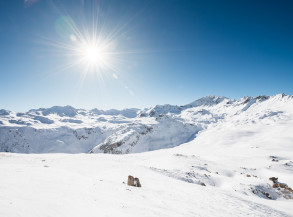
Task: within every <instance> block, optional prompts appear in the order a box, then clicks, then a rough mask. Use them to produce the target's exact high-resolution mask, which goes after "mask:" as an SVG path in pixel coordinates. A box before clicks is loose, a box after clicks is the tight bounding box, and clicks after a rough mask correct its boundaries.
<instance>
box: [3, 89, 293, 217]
mask: <svg viewBox="0 0 293 217" xmlns="http://www.w3.org/2000/svg"><path fill="white" fill-rule="evenodd" d="M64 109H65V111H63V110H64ZM67 109H69V110H68V111H67ZM44 112H45V114H44ZM113 112H114V111H112V112H111V114H107V115H106V114H105V113H106V112H105V111H99V112H98V111H97V110H95V111H93V110H92V111H85V110H80V109H73V108H72V107H65V108H64V107H59V108H58V111H56V110H55V109H47V110H46V109H39V110H31V111H29V112H28V113H24V114H21V115H19V114H17V113H14V112H9V111H6V110H1V111H0V117H1V122H2V125H1V127H0V138H1V140H0V141H1V148H2V151H13V152H23V153H32V152H34V153H39V152H40V153H45V152H68V153H79V152H86V153H87V152H90V153H100V154H76V155H69V154H60V153H59V154H30V155H23V154H14V153H4V152H3V153H0V174H1V179H0V207H1V209H0V216H7V217H10V216H11V217H12V216H27V217H34V216H44V215H45V216H52V217H58V216H71V217H74V216H97V215H98V216H118V215H119V216H293V206H292V198H293V190H292V187H293V133H292V132H293V98H292V96H286V95H281V94H280V95H276V96H271V97H266V96H260V97H256V98H253V97H244V98H242V99H240V100H230V99H227V98H224V97H205V98H202V99H200V100H197V101H195V102H192V103H190V104H188V105H185V106H171V105H162V106H155V107H153V108H150V109H144V110H135V109H133V110H132V109H131V111H129V110H128V111H127V112H126V113H125V114H124V115H123V114H122V113H119V111H115V113H113ZM134 113H135V114H136V115H134ZM36 116H37V117H38V118H37V119H36V118H35V117H36ZM42 118H46V119H48V120H50V121H48V120H47V121H43V120H46V119H42ZM11 120H15V121H16V122H15V121H13V122H11ZM64 120H74V121H64ZM20 121H23V122H25V123H31V125H29V126H27V125H25V124H24V123H23V122H21V123H20ZM41 121H43V122H47V123H42V122H41ZM50 122H53V123H50ZM49 123H50V124H49ZM158 149H160V150H158ZM137 152H142V153H137ZM102 153H130V154H127V155H108V154H107V155H105V154H102ZM131 153H136V154H131ZM128 175H134V176H136V177H139V178H140V181H141V184H142V188H135V187H129V186H127V185H126V184H125V182H126V181H127V176H128ZM272 177H276V178H278V179H277V181H274V182H275V183H274V182H273V181H272V180H275V179H272Z"/></svg>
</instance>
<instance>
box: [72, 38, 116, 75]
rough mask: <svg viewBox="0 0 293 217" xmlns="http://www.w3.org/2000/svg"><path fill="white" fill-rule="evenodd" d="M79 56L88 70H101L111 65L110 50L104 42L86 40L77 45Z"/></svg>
mask: <svg viewBox="0 0 293 217" xmlns="http://www.w3.org/2000/svg"><path fill="white" fill-rule="evenodd" d="M77 47H78V48H77V49H76V50H77V55H78V56H79V59H80V60H81V61H82V62H83V64H84V65H86V66H87V67H88V68H92V69H96V70H101V69H104V70H105V69H106V68H107V67H109V66H110V65H111V63H112V62H111V58H110V56H111V55H110V50H109V48H108V46H107V44H106V43H105V41H104V40H101V41H96V40H94V39H92V40H85V41H84V42H83V43H80V44H79V45H77Z"/></svg>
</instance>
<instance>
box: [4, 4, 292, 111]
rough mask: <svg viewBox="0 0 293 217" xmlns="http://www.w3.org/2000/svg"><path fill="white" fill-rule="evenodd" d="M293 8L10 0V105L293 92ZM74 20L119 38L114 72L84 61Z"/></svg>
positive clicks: (110, 104)
mask: <svg viewBox="0 0 293 217" xmlns="http://www.w3.org/2000/svg"><path fill="white" fill-rule="evenodd" d="M292 9H293V2H292V1H269V0H265V1H261V0H258V1H250V0H248V1H224V0H223V1H209V0H207V1H197V0H190V1H187V0H185V1H179V0H178V1H175V0H166V1H164V0H123V1H120V0H107V1H106V0H101V1H94V0H63V1H61V0H60V1H57V0H55V1H53V0H38V1H37V0H26V1H21V0H13V1H0V59H1V64H0V107H1V108H5V109H10V110H15V111H26V110H28V109H30V108H39V107H51V106H54V105H72V106H74V107H77V108H86V109H90V108H100V109H109V108H118V109H120V108H130V107H138V108H143V107H150V106H153V105H156V104H165V103H169V104H178V105H182V104H186V103H189V102H191V101H193V100H195V99H197V98H200V97H203V96H206V95H221V96H227V97H230V98H236V99H237V98H240V97H242V96H247V95H250V96H257V95H263V94H264V95H273V94H278V93H285V94H292V91H293V85H292V82H293V71H292V69H293V22H292V20H293V13H292ZM64 20H67V21H68V20H69V21H70V22H64ZM68 23H74V28H75V29H78V30H79V32H80V34H81V35H85V34H86V33H87V32H90V34H92V33H93V32H92V28H91V27H92V26H93V24H97V25H96V33H97V37H99V36H100V35H101V36H103V37H101V38H102V39H103V38H106V39H109V40H110V39H111V40H110V42H111V52H112V54H111V55H113V56H111V58H109V60H107V61H108V62H107V64H109V65H110V66H111V67H110V68H109V67H105V68H102V69H99V70H97V72H95V69H93V70H91V71H90V72H87V73H85V69H86V64H85V63H81V64H76V63H77V62H78V59H76V57H75V56H74V54H73V52H74V51H72V50H68V48H67V47H68V46H70V47H71V48H74V46H75V43H77V42H73V41H72V40H71V38H70V37H71V34H72V32H74V31H71V29H70V28H71V27H72V26H71V27H70V26H68V25H69V24H68ZM111 36H113V37H111ZM74 37H75V36H74ZM77 40H79V39H77ZM109 40H108V41H109ZM60 45H65V46H60ZM71 53H72V54H71ZM68 65H72V66H71V67H65V66H68ZM73 65H74V66H73Z"/></svg>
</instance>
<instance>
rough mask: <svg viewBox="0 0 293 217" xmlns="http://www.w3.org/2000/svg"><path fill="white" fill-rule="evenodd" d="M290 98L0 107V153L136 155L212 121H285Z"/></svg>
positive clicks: (187, 137) (186, 137)
mask: <svg viewBox="0 0 293 217" xmlns="http://www.w3.org/2000/svg"><path fill="white" fill-rule="evenodd" d="M292 103H293V98H292V96H286V95H282V94H280V95H276V96H271V97H267V96H259V97H256V98H253V97H244V98H242V99H240V100H238V101H236V100H230V99H228V98H225V97H217V96H207V97H204V98H201V99H199V100H196V101H194V102H192V103H190V104H187V105H184V106H173V105H157V106H155V107H153V108H150V109H143V110H139V109H125V110H107V111H104V110H98V109H93V110H90V111H87V110H83V109H75V108H73V107H71V106H65V107H60V106H54V107H52V108H48V109H45V108H41V109H32V110H30V111H28V112H26V113H16V112H11V111H7V110H3V109H2V110H0V151H2V152H17V153H52V152H64V153H88V152H90V153H100V152H102V153H115V154H125V153H137V152H145V151H152V150H157V149H162V148H171V147H175V146H178V145H180V144H183V143H186V142H188V141H191V140H193V139H194V138H195V137H196V135H197V134H198V133H199V132H201V131H203V130H205V129H207V128H211V127H212V126H215V125H218V126H219V125H221V124H224V123H231V124H235V123H238V124H243V123H248V122H256V123H258V122H260V123H261V122H268V121H271V120H272V119H280V120H282V119H286V118H287V117H288V116H289V115H290V112H291V111H292Z"/></svg>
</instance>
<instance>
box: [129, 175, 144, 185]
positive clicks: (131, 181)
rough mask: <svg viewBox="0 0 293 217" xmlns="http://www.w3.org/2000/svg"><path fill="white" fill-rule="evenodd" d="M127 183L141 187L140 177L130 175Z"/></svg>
mask: <svg viewBox="0 0 293 217" xmlns="http://www.w3.org/2000/svg"><path fill="white" fill-rule="evenodd" d="M127 185H129V186H134V187H141V184H140V181H139V178H136V177H135V178H134V177H133V176H131V175H129V176H128V180H127Z"/></svg>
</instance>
